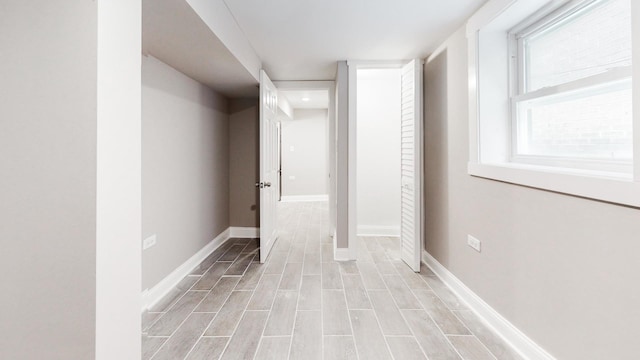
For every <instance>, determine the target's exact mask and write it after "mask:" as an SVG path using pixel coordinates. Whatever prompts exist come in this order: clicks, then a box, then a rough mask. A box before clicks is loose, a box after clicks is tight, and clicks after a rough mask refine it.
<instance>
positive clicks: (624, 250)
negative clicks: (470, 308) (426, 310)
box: [425, 29, 640, 359]
mask: <svg viewBox="0 0 640 360" xmlns="http://www.w3.org/2000/svg"><path fill="white" fill-rule="evenodd" d="M466 46H467V44H466V38H465V34H464V29H460V30H459V31H457V32H456V33H455V34H453V36H452V37H451V38H450V39H449V40H448V41H447V42H446V53H443V54H441V55H440V56H439V57H438V58H436V60H435V61H432V62H431V63H429V64H427V65H426V81H425V83H426V99H425V101H426V106H425V114H426V124H425V133H426V134H427V137H426V161H425V164H426V168H425V176H426V182H427V184H426V196H427V209H426V210H427V211H426V213H427V214H428V215H427V219H426V224H427V226H426V250H427V251H428V252H429V253H431V254H432V255H433V256H435V258H436V259H437V260H438V261H439V262H441V263H442V264H443V265H444V266H446V267H447V268H448V269H449V270H450V271H451V272H453V274H454V275H456V276H457V277H458V278H459V279H460V280H462V281H463V282H464V283H465V284H466V285H467V286H468V287H469V288H471V289H472V290H473V291H474V292H476V293H477V294H478V295H479V296H480V297H482V299H484V300H485V301H486V302H487V303H488V304H489V305H491V306H492V307H493V308H494V309H496V310H497V311H498V312H499V313H500V314H502V315H503V316H504V317H505V318H507V319H508V320H509V321H510V322H512V323H513V324H514V325H515V326H516V327H518V328H519V329H520V330H521V331H523V332H524V333H525V334H527V335H528V336H529V337H530V338H532V339H533V340H534V341H535V342H537V343H538V344H539V345H541V346H542V347H543V348H545V349H546V350H547V351H548V352H550V353H551V354H552V355H554V356H555V357H557V358H558V359H633V358H636V357H637V354H638V353H639V352H640V345H639V343H638V341H637V339H636V337H637V334H638V331H637V326H636V325H635V324H637V323H638V321H640V312H639V311H638V310H637V307H638V304H639V303H640V290H639V289H638V287H637V284H640V262H639V261H638V254H640V241H638V239H639V237H638V236H639V234H640V210H638V209H633V208H628V207H624V206H618V205H614V204H608V203H603V202H598V201H593V200H588V199H583V198H578V197H573V196H567V195H563V194H558V193H553V192H548V191H542V190H537V189H532V188H526V187H522V186H517V185H511V184H506V183H502V182H498V181H492V180H486V179H482V178H476V177H472V176H469V175H468V174H467V171H466V166H467V161H468V113H467V110H468V107H467V88H468V81H467V52H466ZM467 234H471V235H473V236H475V237H477V238H478V239H480V240H481V241H482V253H477V252H475V251H474V250H473V249H471V248H470V247H468V246H467V245H466V238H467Z"/></svg>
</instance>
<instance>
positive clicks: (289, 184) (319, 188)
mask: <svg viewBox="0 0 640 360" xmlns="http://www.w3.org/2000/svg"><path fill="white" fill-rule="evenodd" d="M327 116H328V114H327V110H326V109H296V110H294V112H293V120H290V121H283V122H282V123H281V124H282V196H304V195H328V193H329V188H328V186H329V174H328V172H329V171H328V164H327V163H328V161H329V152H328V151H327V144H328V142H327V125H328V119H327ZM292 148H293V151H292ZM291 176H293V177H294V179H291V178H290V177H291Z"/></svg>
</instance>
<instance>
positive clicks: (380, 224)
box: [356, 69, 401, 236]
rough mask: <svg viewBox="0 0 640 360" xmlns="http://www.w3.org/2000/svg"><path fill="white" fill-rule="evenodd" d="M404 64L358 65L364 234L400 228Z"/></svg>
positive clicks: (361, 230)
mask: <svg viewBox="0 0 640 360" xmlns="http://www.w3.org/2000/svg"><path fill="white" fill-rule="evenodd" d="M400 74H401V73H400V69H359V70H358V79H357V81H358V91H357V92H358V94H357V114H358V115H357V116H358V118H357V150H356V151H357V163H356V165H357V191H358V194H357V217H358V225H357V226H358V234H359V235H361V234H362V235H369V234H375V235H394V236H398V235H399V234H400V106H401V104H400V91H401V88H400Z"/></svg>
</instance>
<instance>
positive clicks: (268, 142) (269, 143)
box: [256, 70, 278, 263]
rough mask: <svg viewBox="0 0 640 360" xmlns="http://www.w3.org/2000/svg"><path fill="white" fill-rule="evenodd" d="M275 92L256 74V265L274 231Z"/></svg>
mask: <svg viewBox="0 0 640 360" xmlns="http://www.w3.org/2000/svg"><path fill="white" fill-rule="evenodd" d="M277 114H278V89H276V87H275V85H273V83H272V82H271V80H270V79H269V77H268V76H267V73H265V72H264V70H260V181H259V182H258V183H257V184H256V186H258V187H259V188H260V262H261V263H264V262H265V261H266V260H267V257H268V256H269V252H270V251H271V248H272V247H273V244H274V243H275V241H276V239H277V237H278V231H277V228H276V219H277V210H278V207H277V205H278V191H277V187H278V128H277V127H278V125H277V119H276V116H277Z"/></svg>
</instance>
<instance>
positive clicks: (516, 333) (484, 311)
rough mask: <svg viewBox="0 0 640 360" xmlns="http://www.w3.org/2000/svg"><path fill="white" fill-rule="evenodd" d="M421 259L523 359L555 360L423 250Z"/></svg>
mask: <svg viewBox="0 0 640 360" xmlns="http://www.w3.org/2000/svg"><path fill="white" fill-rule="evenodd" d="M422 254H423V255H422V261H423V262H424V263H425V264H426V265H427V266H428V267H429V268H430V269H431V270H432V271H433V272H434V273H435V274H436V275H437V276H438V277H439V278H440V280H442V282H443V283H444V284H445V285H447V286H448V287H449V289H451V291H453V293H454V294H456V295H457V296H458V297H459V298H460V299H461V300H462V301H463V302H464V303H465V304H466V305H467V306H468V307H469V309H471V310H472V311H473V312H474V313H476V315H478V317H479V318H480V319H481V320H482V321H483V322H484V323H485V324H486V325H487V326H488V327H490V328H492V329H493V330H494V331H495V332H496V333H497V334H498V335H499V336H500V337H502V338H503V339H504V340H505V341H506V342H507V343H509V344H510V345H511V346H512V347H513V348H514V349H515V350H516V351H517V352H518V353H520V355H522V356H523V357H524V358H525V359H535V360H555V358H554V357H553V356H552V355H551V354H549V353H548V352H546V351H545V350H544V349H543V348H542V347H540V346H539V345H538V344H536V343H535V342H534V341H533V340H531V339H530V338H529V337H527V335H525V334H524V333H523V332H522V331H520V330H519V329H518V328H516V327H515V326H514V325H513V324H511V323H510V322H509V320H507V319H505V318H504V317H503V316H502V315H500V314H499V313H498V312H497V311H496V310H494V309H493V308H492V307H491V306H490V305H489V304H487V303H486V302H485V301H484V300H482V298H480V297H479V296H478V295H477V294H476V293H474V292H473V291H472V290H471V289H469V288H468V287H467V286H466V285H465V284H464V283H463V282H462V281H460V280H459V279H458V278H457V277H456V276H455V275H453V274H452V273H451V272H450V271H449V270H447V268H445V267H444V266H443V265H442V264H440V263H439V262H438V260H436V259H435V258H434V257H433V256H431V254H429V253H428V252H426V251H424V252H423V253H422Z"/></svg>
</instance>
